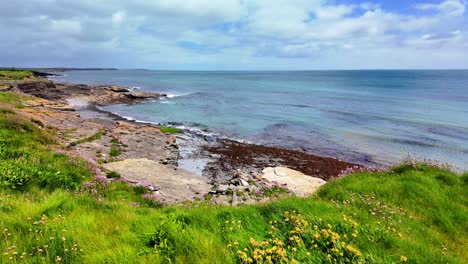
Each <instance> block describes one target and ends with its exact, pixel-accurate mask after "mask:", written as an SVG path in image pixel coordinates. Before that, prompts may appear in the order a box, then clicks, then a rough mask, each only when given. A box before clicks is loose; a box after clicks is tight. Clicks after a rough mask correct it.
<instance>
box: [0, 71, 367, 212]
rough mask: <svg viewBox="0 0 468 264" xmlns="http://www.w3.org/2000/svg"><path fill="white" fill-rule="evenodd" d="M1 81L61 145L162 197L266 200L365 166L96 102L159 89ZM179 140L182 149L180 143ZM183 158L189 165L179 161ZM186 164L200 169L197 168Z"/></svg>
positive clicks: (147, 96) (302, 191)
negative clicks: (184, 127)
mask: <svg viewBox="0 0 468 264" xmlns="http://www.w3.org/2000/svg"><path fill="white" fill-rule="evenodd" d="M3 86H4V87H3V88H2V90H3V91H14V92H18V93H22V94H26V95H31V96H34V99H31V100H29V101H28V102H26V105H28V106H29V107H28V108H25V109H24V110H22V112H23V113H24V114H25V115H27V116H29V117H31V118H33V119H35V120H40V122H41V123H43V124H44V125H46V126H53V127H55V128H57V130H58V135H59V141H60V144H61V145H62V146H66V147H67V151H70V152H73V153H76V155H78V156H80V157H82V158H84V159H87V160H93V161H94V162H96V163H99V164H102V167H103V168H104V169H106V170H108V171H112V172H116V173H118V174H119V175H121V177H122V178H123V179H125V180H126V181H128V182H129V183H131V184H134V185H142V186H145V187H147V188H149V189H150V190H151V191H152V192H153V194H154V196H155V197H157V199H158V201H161V202H163V203H175V202H182V201H186V200H195V199H207V200H210V201H212V202H213V203H219V204H233V205H237V204H240V203H257V202H261V201H267V200H269V198H270V196H271V192H272V191H271V190H273V193H274V195H273V196H284V195H287V193H293V194H296V195H308V194H311V193H313V192H314V191H315V190H316V189H317V188H318V187H319V186H321V185H323V184H324V183H325V182H326V181H328V180H330V179H333V178H337V177H339V176H341V175H340V174H341V173H342V172H343V171H346V170H349V169H350V168H354V169H357V170H360V169H364V167H363V166H361V165H358V164H352V163H348V162H345V161H341V160H337V159H334V158H330V157H320V156H316V155H312V154H308V153H304V152H301V151H298V150H291V149H286V148H277V147H271V146H260V145H254V144H249V143H243V142H239V141H233V140H227V139H210V140H205V139H204V137H203V135H196V134H193V133H164V129H160V128H161V127H160V126H159V125H154V124H148V123H139V122H133V121H129V120H125V119H123V118H121V117H119V116H115V115H113V114H111V113H106V112H104V111H102V110H99V109H98V108H97V107H99V106H103V105H112V104H136V103H140V102H143V101H145V100H158V99H159V98H162V97H166V95H165V94H159V93H146V92H136V91H132V89H131V88H127V87H121V86H116V85H84V84H69V83H59V82H55V81H52V80H48V79H44V78H40V77H32V78H29V79H23V80H11V81H7V82H4V84H3ZM169 132H171V131H169ZM176 132H182V131H176ZM178 141H182V142H183V145H184V147H182V148H180V147H179V144H178ZM187 149H190V153H189V155H188V156H189V157H188V158H187V157H186V156H187V151H186V150H187ZM179 160H180V161H181V162H180V163H181V166H179ZM187 160H190V161H192V163H193V164H192V166H188V167H187V166H184V165H183V164H186V161H187ZM193 166H196V167H199V168H198V171H196V170H194V169H192V167H193ZM200 166H201V168H200ZM270 168H277V169H276V171H278V168H279V170H281V169H282V168H288V169H289V170H286V172H289V173H283V174H281V176H280V177H279V178H275V180H272V179H269V178H268V173H265V170H269V169H270ZM283 171H284V170H283ZM276 176H278V175H276ZM311 179H315V180H312V181H311ZM265 192H266V193H268V195H264V193H265Z"/></svg>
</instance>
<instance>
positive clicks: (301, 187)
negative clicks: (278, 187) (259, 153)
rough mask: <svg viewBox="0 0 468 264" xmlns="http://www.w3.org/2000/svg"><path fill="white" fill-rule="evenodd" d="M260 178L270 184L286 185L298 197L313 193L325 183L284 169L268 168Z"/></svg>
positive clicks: (298, 172)
mask: <svg viewBox="0 0 468 264" xmlns="http://www.w3.org/2000/svg"><path fill="white" fill-rule="evenodd" d="M261 178H263V179H266V180H268V181H270V182H277V183H279V184H282V185H284V184H285V185H286V186H287V187H286V188H287V189H289V190H290V191H291V192H292V193H294V194H296V195H298V196H307V195H309V194H311V193H314V192H315V191H316V190H317V189H318V188H319V187H320V186H322V185H324V184H325V183H326V181H324V180H322V179H320V178H316V177H311V176H308V175H305V174H303V173H302V172H300V171H296V170H292V169H289V168H286V167H275V168H272V167H268V168H265V169H264V170H263V175H261Z"/></svg>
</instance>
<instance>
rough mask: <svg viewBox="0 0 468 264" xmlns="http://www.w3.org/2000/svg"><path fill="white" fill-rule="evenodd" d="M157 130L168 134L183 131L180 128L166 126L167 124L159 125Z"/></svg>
mask: <svg viewBox="0 0 468 264" xmlns="http://www.w3.org/2000/svg"><path fill="white" fill-rule="evenodd" d="M159 130H161V132H163V133H169V134H177V133H183V132H184V130H182V129H180V128H175V127H168V126H160V127H159Z"/></svg>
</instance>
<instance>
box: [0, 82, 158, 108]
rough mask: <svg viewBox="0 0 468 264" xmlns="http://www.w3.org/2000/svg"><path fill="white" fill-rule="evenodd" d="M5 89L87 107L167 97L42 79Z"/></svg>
mask: <svg viewBox="0 0 468 264" xmlns="http://www.w3.org/2000/svg"><path fill="white" fill-rule="evenodd" d="M10 86H12V87H13V88H10ZM5 87H6V88H4V89H7V88H8V89H16V90H19V91H21V92H23V93H25V94H30V95H33V96H36V97H40V98H44V99H48V100H53V101H61V102H65V101H66V100H69V99H78V100H81V101H83V102H84V103H85V105H111V104H134V103H138V102H141V101H143V100H148V99H156V98H160V97H165V96H166V95H165V94H159V93H147V92H132V91H131V90H130V89H127V88H125V87H122V86H117V85H85V84H66V83H56V82H53V81H50V80H47V79H41V78H36V79H33V80H26V81H20V82H13V83H12V84H8V86H5Z"/></svg>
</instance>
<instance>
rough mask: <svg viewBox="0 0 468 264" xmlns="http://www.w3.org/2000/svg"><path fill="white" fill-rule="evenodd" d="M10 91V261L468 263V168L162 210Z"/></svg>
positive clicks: (5, 174)
mask: <svg viewBox="0 0 468 264" xmlns="http://www.w3.org/2000/svg"><path fill="white" fill-rule="evenodd" d="M20 101H21V98H20V97H18V96H17V95H14V94H8V93H0V231H1V232H2V234H1V236H2V239H1V240H0V253H1V255H0V262H1V263H16V262H18V263H53V262H65V263H268V262H270V261H271V262H273V263H289V262H295V261H297V262H299V263H321V262H322V263H359V262H362V263H402V262H407V263H466V262H467V260H468V255H467V253H466V247H467V240H468V234H467V230H468V226H467V223H468V212H467V205H468V199H467V193H468V192H467V183H468V174H465V175H457V174H454V173H452V172H449V171H447V170H443V169H439V168H435V167H430V166H427V165H414V164H406V165H401V166H399V167H396V168H394V169H393V170H391V171H388V172H380V173H359V174H354V175H351V176H348V177H345V178H343V179H339V180H335V181H333V182H330V183H328V184H326V185H325V186H324V187H323V188H322V189H321V190H320V191H319V192H318V193H317V195H316V196H314V197H309V198H295V197H291V198H285V199H281V200H277V201H274V202H271V203H267V204H261V205H251V206H240V207H224V206H221V207H220V206H213V205H209V204H205V203H203V202H197V203H189V204H185V205H179V206H166V207H162V206H160V205H159V204H158V203H157V202H154V201H153V200H151V195H149V194H145V192H146V190H144V189H142V188H140V187H131V186H128V185H127V184H126V183H123V182H107V181H106V179H105V178H104V176H103V175H104V173H103V172H102V171H101V170H100V168H99V167H97V165H96V164H92V163H89V162H86V161H83V160H80V159H79V158H77V157H73V156H72V157H70V156H69V153H67V152H66V151H65V150H62V148H61V147H60V146H57V145H55V143H54V129H53V128H46V127H43V126H42V125H41V124H40V123H38V122H34V120H29V119H27V118H25V117H22V116H21V114H19V112H18V110H19V109H18V108H16V107H18V106H21V103H20Z"/></svg>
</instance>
